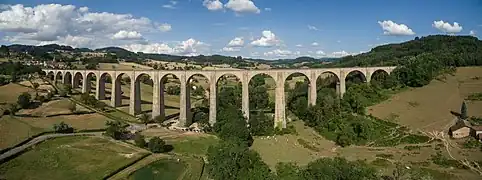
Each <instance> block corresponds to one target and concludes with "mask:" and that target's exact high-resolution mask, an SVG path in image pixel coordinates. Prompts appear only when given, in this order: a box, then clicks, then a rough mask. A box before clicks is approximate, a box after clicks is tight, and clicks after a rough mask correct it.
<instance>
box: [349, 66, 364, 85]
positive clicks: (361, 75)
mask: <svg viewBox="0 0 482 180" xmlns="http://www.w3.org/2000/svg"><path fill="white" fill-rule="evenodd" d="M355 74H359V75H360V76H359V78H360V80H361V81H362V82H366V81H367V75H366V74H365V73H364V72H363V71H361V70H359V69H354V70H350V71H348V72H346V73H345V77H344V79H345V81H347V78H349V77H351V76H352V75H355Z"/></svg>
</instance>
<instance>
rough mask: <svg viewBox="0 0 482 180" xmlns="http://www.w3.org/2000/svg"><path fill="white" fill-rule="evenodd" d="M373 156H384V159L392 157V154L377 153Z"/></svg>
mask: <svg viewBox="0 0 482 180" xmlns="http://www.w3.org/2000/svg"><path fill="white" fill-rule="evenodd" d="M375 157H380V158H385V159H393V154H377V155H375Z"/></svg>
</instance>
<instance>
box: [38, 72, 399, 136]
mask: <svg viewBox="0 0 482 180" xmlns="http://www.w3.org/2000/svg"><path fill="white" fill-rule="evenodd" d="M393 69H395V67H354V68H324V69H271V70H188V71H164V70H145V71H134V70H131V71H116V70H56V69H44V70H43V71H44V72H45V73H46V74H50V73H52V74H53V75H54V81H57V79H58V77H57V76H59V77H60V76H61V77H62V82H63V83H67V84H71V83H73V84H72V85H74V87H77V86H78V85H79V82H80V77H76V76H78V74H79V75H81V77H82V81H81V82H82V92H90V88H91V87H90V78H89V75H91V76H95V78H96V92H95V97H96V98H97V99H99V100H102V99H105V80H106V77H105V75H106V74H108V75H109V76H110V77H111V79H112V91H111V103H110V105H111V106H113V107H119V106H121V103H122V94H123V93H122V90H121V79H122V77H121V76H122V75H123V74H126V75H128V76H129V77H130V80H131V82H130V90H129V91H130V94H129V97H130V101H129V102H130V103H129V113H130V114H132V115H137V114H140V113H141V103H142V101H141V91H140V88H141V87H140V80H139V77H140V76H142V75H144V74H145V75H149V76H150V78H152V80H153V94H152V97H153V99H152V118H154V117H156V116H162V117H165V101H164V83H165V80H166V76H170V75H173V76H175V77H177V78H179V81H180V86H181V93H180V100H179V104H180V107H179V121H180V123H181V124H182V125H189V124H191V122H192V114H191V101H190V90H191V88H192V85H191V84H190V82H189V80H190V79H192V77H193V76H194V75H196V74H198V75H202V76H204V77H206V78H207V79H208V81H209V82H208V85H209V88H208V89H209V97H208V98H209V123H210V124H214V123H216V106H217V102H218V101H217V92H216V91H217V88H218V87H217V86H218V85H217V81H218V80H219V78H221V77H222V76H223V75H234V76H236V77H237V78H238V79H239V80H240V81H241V85H242V102H241V104H242V112H243V114H244V116H245V117H246V119H247V120H248V121H249V112H250V110H249V90H248V87H249V81H250V80H251V79H252V78H253V77H254V76H256V75H258V74H267V75H269V76H270V77H271V78H273V79H274V81H275V85H276V87H275V113H274V117H275V124H274V126H275V127H279V128H284V127H286V114H285V113H286V112H285V109H286V98H285V89H284V88H285V82H286V78H288V77H289V76H290V75H292V74H294V73H299V74H302V75H304V76H305V77H306V78H307V79H308V81H309V88H308V104H309V105H315V104H316V98H317V97H316V96H317V89H316V88H317V87H316V80H317V78H318V77H320V76H321V75H322V74H324V73H330V74H332V75H334V76H336V79H338V82H337V85H336V91H337V93H338V94H339V95H340V97H343V94H344V93H345V91H346V83H345V79H346V77H347V75H348V74H349V73H351V72H354V71H358V72H360V73H361V74H362V76H364V79H365V80H366V82H367V83H369V82H370V80H371V79H372V77H371V76H372V75H373V74H374V73H375V72H376V71H383V72H385V73H387V74H390V73H391V72H392V71H393ZM72 76H74V78H72ZM76 78H78V79H76ZM220 102H222V100H220Z"/></svg>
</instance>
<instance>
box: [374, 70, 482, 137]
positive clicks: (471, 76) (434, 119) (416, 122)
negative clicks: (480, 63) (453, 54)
mask: <svg viewBox="0 0 482 180" xmlns="http://www.w3.org/2000/svg"><path fill="white" fill-rule="evenodd" d="M476 76H479V77H481V76H482V67H464V68H458V69H457V73H456V74H455V76H450V75H448V76H446V79H445V80H444V81H439V80H434V81H432V82H431V83H430V84H429V85H427V86H425V87H422V88H413V89H409V90H407V91H404V92H401V93H399V94H396V95H393V96H392V97H391V98H390V99H389V100H387V101H384V102H382V103H380V104H377V105H374V106H372V107H369V108H368V109H369V111H368V113H370V114H372V115H374V116H376V117H379V118H382V119H386V118H390V117H397V118H395V119H396V120H397V121H398V123H399V124H401V125H405V126H408V127H409V128H410V129H413V130H423V131H433V130H437V131H442V130H443V131H447V130H448V129H447V128H448V127H449V126H450V125H452V124H453V123H454V121H453V120H454V118H455V117H454V115H452V114H451V113H450V111H454V112H460V107H461V104H462V102H463V100H464V99H465V98H466V97H467V96H468V95H470V94H471V93H475V92H482V79H476V78H475V77H476ZM467 107H468V114H469V116H479V117H482V102H481V101H470V102H467Z"/></svg>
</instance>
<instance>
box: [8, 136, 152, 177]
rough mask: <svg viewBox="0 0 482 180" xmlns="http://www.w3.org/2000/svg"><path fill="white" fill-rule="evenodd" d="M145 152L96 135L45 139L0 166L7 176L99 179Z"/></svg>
mask: <svg viewBox="0 0 482 180" xmlns="http://www.w3.org/2000/svg"><path fill="white" fill-rule="evenodd" d="M143 153H144V152H140V151H137V150H136V149H132V148H130V147H126V146H121V145H118V144H116V143H114V142H111V141H109V140H106V139H103V138H97V137H62V138H56V139H53V140H48V141H46V142H43V143H41V144H40V145H37V146H35V147H33V149H31V150H29V151H27V152H26V153H24V154H22V155H20V156H18V157H17V158H15V159H12V160H10V161H8V162H6V163H4V164H2V165H0V174H2V175H3V177H4V178H6V179H24V180H30V179H42V180H43V179H50V180H55V179H62V180H63V179H93V180H98V179H102V178H103V177H104V176H106V175H108V174H109V173H111V172H113V171H115V170H117V169H118V168H121V167H122V166H124V165H126V164H128V163H131V162H133V161H135V160H137V159H138V158H140V157H141V156H142V155H143Z"/></svg>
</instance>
